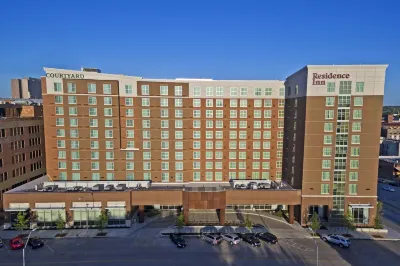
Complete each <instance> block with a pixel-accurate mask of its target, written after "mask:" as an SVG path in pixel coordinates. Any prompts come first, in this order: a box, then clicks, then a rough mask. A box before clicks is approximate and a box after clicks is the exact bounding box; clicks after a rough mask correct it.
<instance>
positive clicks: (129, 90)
mask: <svg viewBox="0 0 400 266" xmlns="http://www.w3.org/2000/svg"><path fill="white" fill-rule="evenodd" d="M125 93H126V94H132V93H133V89H132V85H131V84H126V85H125Z"/></svg>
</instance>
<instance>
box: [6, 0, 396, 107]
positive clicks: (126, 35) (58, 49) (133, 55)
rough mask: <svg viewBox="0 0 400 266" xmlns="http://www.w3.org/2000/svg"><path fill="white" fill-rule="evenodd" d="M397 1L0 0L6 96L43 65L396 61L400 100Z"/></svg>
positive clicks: (204, 70)
mask: <svg viewBox="0 0 400 266" xmlns="http://www.w3.org/2000/svg"><path fill="white" fill-rule="evenodd" d="M399 9H400V1H398V0H390V1H389V0H379V1H377V0H373V1H371V0H363V1H358V0H347V1H346V0H335V1H322V0H318V1H317V0H286V1H283V0H275V1H272V0H264V1H255V0H254V1H253V0H247V1H236V0H230V1H224V0H213V1H209V0H200V1H197V0H186V1H178V0H163V1H152V0H146V1H134V0H131V1H119V0H113V1H110V0H108V1H101V0H97V1H89V0H88V1H84V0H80V1H77V0H69V1H54V0H53V1H47V0H36V1H34V0H26V1H23V0H21V1H19V0H0V96H1V97H10V96H11V92H10V79H11V78H21V77H26V76H31V77H40V76H42V75H44V71H43V67H54V68H66V69H80V68H81V67H95V68H100V69H101V70H102V71H103V72H104V73H114V74H126V75H132V76H142V77H147V78H179V77H181V78H182V77H185V78H213V79H280V80H284V79H285V78H286V77H287V76H289V75H290V74H292V73H293V72H295V71H297V70H298V69H300V68H302V67H303V66H305V65H317V64H328V65H332V64H335V65H340V64H389V67H388V69H387V75H386V86H385V97H384V104H386V105H400V94H399V93H397V91H398V88H399V86H398V83H400V15H399V14H400V13H399Z"/></svg>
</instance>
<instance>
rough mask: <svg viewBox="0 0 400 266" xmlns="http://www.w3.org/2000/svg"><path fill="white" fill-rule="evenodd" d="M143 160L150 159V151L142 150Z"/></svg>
mask: <svg viewBox="0 0 400 266" xmlns="http://www.w3.org/2000/svg"><path fill="white" fill-rule="evenodd" d="M143 160H151V152H148V151H146V152H143Z"/></svg>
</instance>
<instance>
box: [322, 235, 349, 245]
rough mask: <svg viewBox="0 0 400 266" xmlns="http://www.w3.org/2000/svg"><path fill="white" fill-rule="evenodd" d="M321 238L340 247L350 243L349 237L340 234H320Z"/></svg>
mask: <svg viewBox="0 0 400 266" xmlns="http://www.w3.org/2000/svg"><path fill="white" fill-rule="evenodd" d="M321 238H322V240H324V241H325V242H330V243H332V244H336V245H338V246H339V247H341V248H348V247H350V245H351V242H350V239H348V238H346V237H344V236H341V235H333V234H329V235H321Z"/></svg>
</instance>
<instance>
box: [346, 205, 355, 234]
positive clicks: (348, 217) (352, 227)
mask: <svg viewBox="0 0 400 266" xmlns="http://www.w3.org/2000/svg"><path fill="white" fill-rule="evenodd" d="M344 224H345V226H346V227H347V234H349V230H355V229H356V226H355V225H354V218H353V215H352V213H351V211H347V212H346V214H345V216H344Z"/></svg>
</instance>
